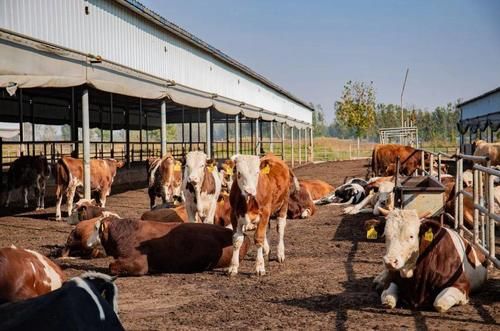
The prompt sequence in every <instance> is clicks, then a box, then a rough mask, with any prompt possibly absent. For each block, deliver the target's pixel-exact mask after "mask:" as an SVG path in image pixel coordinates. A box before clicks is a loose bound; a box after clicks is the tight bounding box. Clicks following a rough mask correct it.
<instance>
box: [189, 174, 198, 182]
mask: <svg viewBox="0 0 500 331" xmlns="http://www.w3.org/2000/svg"><path fill="white" fill-rule="evenodd" d="M188 180H189V182H190V183H191V184H198V183H199V182H200V179H199V178H198V176H193V175H191V176H189V177H188Z"/></svg>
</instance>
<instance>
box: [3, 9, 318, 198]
mask: <svg viewBox="0 0 500 331" xmlns="http://www.w3.org/2000/svg"><path fill="white" fill-rule="evenodd" d="M0 54H2V56H1V57H0V88H1V92H0V109H2V111H1V112H0V123H4V126H5V127H9V128H10V130H12V128H11V127H10V126H9V124H10V125H11V126H12V123H19V124H18V125H19V135H18V136H19V138H18V140H17V141H6V140H5V139H4V141H3V142H2V140H1V138H0V143H3V145H4V146H3V148H0V151H3V150H6V148H5V146H6V145H8V146H7V147H9V146H10V147H11V148H14V149H16V150H17V151H18V152H17V155H14V156H6V155H3V156H2V155H0V159H1V160H2V165H7V164H8V163H9V162H10V161H12V159H13V158H15V157H17V156H18V155H19V154H32V155H33V154H39V153H43V154H45V155H48V156H49V157H50V158H52V159H53V160H54V159H55V158H56V157H59V156H61V155H69V154H72V155H74V156H78V157H82V158H83V159H84V164H85V165H86V167H85V169H86V171H87V172H86V173H87V176H85V177H86V178H87V179H88V178H89V176H88V175H89V173H90V170H89V166H88V164H89V159H90V158H91V157H113V158H117V159H124V160H125V161H126V162H127V164H128V165H129V167H130V165H133V164H134V163H137V162H141V161H143V160H145V159H146V158H147V157H149V156H159V155H163V154H165V153H166V152H167V151H170V152H171V153H173V154H174V155H176V156H181V155H183V154H184V153H186V152H187V151H189V150H192V149H202V150H204V151H205V152H206V153H207V154H208V155H209V157H212V158H215V159H223V158H227V157H229V156H230V155H232V154H235V153H247V154H255V153H257V154H259V153H262V152H267V151H273V152H275V154H278V155H281V157H283V158H285V157H287V155H285V150H286V151H289V153H290V155H288V157H291V161H292V162H294V161H295V158H296V156H298V157H299V160H300V161H301V160H302V158H304V160H307V159H308V158H310V157H311V155H312V145H313V141H312V130H311V125H312V111H313V109H312V108H311V106H310V105H309V104H307V103H306V102H304V101H303V100H301V99H299V98H298V97H296V96H294V95H293V94H291V93H290V92H288V91H287V90H285V89H284V88H282V87H280V86H278V85H276V84H275V83H273V82H271V81H270V80H268V79H266V78H265V77H263V76H262V75H260V74H258V73H256V72H255V71H253V70H252V69H250V68H248V67H246V66H245V65H243V64H241V63H239V62H238V61H236V60H235V59H233V58H231V57H229V56H228V55H226V54H224V53H223V52H221V51H220V50H218V49H216V48H215V47H213V46H211V45H209V44H208V43H206V42H204V41H203V40H200V39H199V38H197V37H196V36H194V35H192V34H190V33H189V32H187V31H185V30H183V29H182V28H180V27H179V26H177V25H175V24H174V23H172V22H170V21H168V20H167V19H165V18H163V17H161V16H160V15H158V14H156V13H154V12H153V11H151V10H149V9H148V8H146V7H144V6H143V5H142V4H140V3H139V2H137V1H135V0H89V1H82V0H64V1H61V0H42V1H37V2H35V3H34V2H31V1H26V0H22V1H17V0H7V1H2V3H1V4H0ZM42 126H50V127H53V128H54V130H53V131H54V132H56V133H58V134H59V135H55V136H61V135H62V136H63V138H61V139H51V140H50V141H49V140H41V139H37V130H40V129H41V127H42ZM96 132H97V134H96ZM294 139H295V145H293V144H294ZM288 142H290V143H291V144H292V145H291V147H286V146H285V144H287V143H288ZM297 142H298V144H297ZM7 150H8V148H7ZM87 186H88V185H87ZM86 191H87V190H86Z"/></svg>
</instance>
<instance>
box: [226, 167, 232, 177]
mask: <svg viewBox="0 0 500 331" xmlns="http://www.w3.org/2000/svg"><path fill="white" fill-rule="evenodd" d="M226 173H227V174H228V175H230V176H232V175H233V168H231V167H226Z"/></svg>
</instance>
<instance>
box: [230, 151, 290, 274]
mask: <svg viewBox="0 0 500 331" xmlns="http://www.w3.org/2000/svg"><path fill="white" fill-rule="evenodd" d="M233 160H234V162H235V164H236V184H233V186H232V188H231V193H230V197H229V199H230V202H231V223H232V225H233V229H234V235H233V257H232V259H231V265H230V267H229V270H228V273H229V275H236V274H237V273H238V267H239V261H240V254H239V252H240V247H241V246H242V244H243V238H244V236H243V231H244V229H245V228H246V227H247V225H248V224H250V223H256V224H257V229H256V231H255V235H254V241H255V244H256V246H257V258H256V261H255V272H256V273H257V275H264V274H265V272H266V271H265V265H264V255H268V254H269V243H268V241H267V228H268V223H269V219H270V217H271V215H273V214H274V215H276V217H277V219H278V226H277V230H278V235H279V243H278V248H277V254H278V262H280V263H281V262H283V261H284V260H285V243H284V237H285V226H286V216H287V215H286V214H287V210H288V199H289V195H290V191H291V187H292V190H293V189H295V190H299V189H300V188H299V187H298V186H299V185H298V181H297V179H296V178H295V176H293V174H292V172H291V171H290V169H289V168H288V166H287V165H286V164H285V163H284V162H283V161H282V160H280V159H278V158H277V157H276V156H274V155H272V154H268V155H266V156H264V157H262V158H261V159H259V157H258V156H255V155H236V156H234V157H233Z"/></svg>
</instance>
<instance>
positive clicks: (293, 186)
mask: <svg viewBox="0 0 500 331" xmlns="http://www.w3.org/2000/svg"><path fill="white" fill-rule="evenodd" d="M288 171H289V172H290V178H291V179H292V180H291V181H290V194H292V193H295V192H298V191H300V183H299V180H298V179H297V177H296V176H295V174H294V173H293V171H292V169H288Z"/></svg>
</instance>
